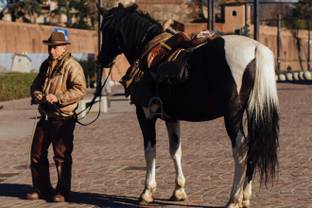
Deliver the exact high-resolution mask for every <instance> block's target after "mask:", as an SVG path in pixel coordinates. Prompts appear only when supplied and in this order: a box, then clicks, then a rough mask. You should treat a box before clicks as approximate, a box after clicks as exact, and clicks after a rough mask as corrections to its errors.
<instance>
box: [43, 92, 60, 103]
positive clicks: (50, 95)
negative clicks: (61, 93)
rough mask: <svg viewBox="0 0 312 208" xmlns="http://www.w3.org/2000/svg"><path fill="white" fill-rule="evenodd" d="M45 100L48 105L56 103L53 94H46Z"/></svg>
mask: <svg viewBox="0 0 312 208" xmlns="http://www.w3.org/2000/svg"><path fill="white" fill-rule="evenodd" d="M45 99H46V101H47V102H48V103H51V104H53V103H57V101H58V100H57V97H56V96H55V95H53V94H48V95H47V96H46V97H45Z"/></svg>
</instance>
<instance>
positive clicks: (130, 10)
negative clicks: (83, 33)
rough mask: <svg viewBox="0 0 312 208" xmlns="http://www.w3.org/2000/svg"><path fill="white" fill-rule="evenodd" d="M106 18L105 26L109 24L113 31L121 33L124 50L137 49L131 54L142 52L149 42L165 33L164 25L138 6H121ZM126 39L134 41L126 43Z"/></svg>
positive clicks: (112, 10) (111, 11)
mask: <svg viewBox="0 0 312 208" xmlns="http://www.w3.org/2000/svg"><path fill="white" fill-rule="evenodd" d="M105 18H107V20H106V23H104V24H107V26H108V27H110V28H111V29H112V31H116V30H118V31H120V33H121V37H120V38H121V40H122V41H121V42H123V43H124V45H123V48H124V49H126V50H130V49H132V50H133V49H134V48H135V51H132V53H131V54H135V53H137V52H140V50H142V48H143V46H144V45H145V44H146V43H147V42H148V41H149V40H151V39H152V38H153V37H154V36H156V35H158V34H160V33H161V32H163V27H162V25H161V24H160V23H159V22H158V21H156V20H155V19H153V18H152V17H151V16H150V15H149V14H148V13H146V12H143V11H141V10H140V9H138V7H137V5H132V6H130V7H123V6H121V5H119V6H118V7H115V8H112V9H111V10H110V12H109V13H108V15H107V16H106V17H104V19H105ZM102 30H103V28H102ZM129 37H131V38H129ZM126 39H127V40H133V41H132V42H130V43H129V41H128V42H126V41H125V40H126ZM134 45H135V47H134ZM136 55H137V54H136Z"/></svg>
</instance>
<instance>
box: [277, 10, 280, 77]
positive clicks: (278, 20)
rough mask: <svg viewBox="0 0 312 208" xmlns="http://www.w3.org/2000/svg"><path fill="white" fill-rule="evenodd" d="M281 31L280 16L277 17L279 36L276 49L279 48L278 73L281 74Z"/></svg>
mask: <svg viewBox="0 0 312 208" xmlns="http://www.w3.org/2000/svg"><path fill="white" fill-rule="evenodd" d="M280 29H281V15H280V14H278V15H277V36H276V46H277V47H276V48H277V51H276V53H277V71H278V72H279V71H280V70H281V55H280V51H281V37H280V36H281V33H280Z"/></svg>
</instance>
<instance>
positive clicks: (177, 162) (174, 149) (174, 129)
mask: <svg viewBox="0 0 312 208" xmlns="http://www.w3.org/2000/svg"><path fill="white" fill-rule="evenodd" d="M166 126H167V130H168V136H169V145H170V155H171V157H172V159H173V162H174V167H175V171H176V179H175V184H176V185H175V190H174V191H173V194H172V196H171V198H170V199H171V200H174V201H183V200H185V199H186V198H187V195H186V193H185V190H184V186H185V177H184V175H183V171H182V162H181V159H182V147H181V137H180V122H179V121H174V122H168V121H167V122H166Z"/></svg>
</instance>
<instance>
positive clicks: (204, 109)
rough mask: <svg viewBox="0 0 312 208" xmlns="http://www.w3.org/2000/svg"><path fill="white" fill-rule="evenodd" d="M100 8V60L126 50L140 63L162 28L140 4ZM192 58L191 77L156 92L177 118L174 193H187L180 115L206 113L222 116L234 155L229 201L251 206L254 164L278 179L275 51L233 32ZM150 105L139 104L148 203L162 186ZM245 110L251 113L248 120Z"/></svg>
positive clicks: (172, 124) (265, 176)
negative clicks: (158, 180) (158, 181)
mask: <svg viewBox="0 0 312 208" xmlns="http://www.w3.org/2000/svg"><path fill="white" fill-rule="evenodd" d="M101 13H102V15H103V24H102V38H103V45H102V48H101V53H100V56H99V58H100V60H99V61H100V62H101V64H102V66H107V65H109V64H110V63H111V62H112V61H113V59H114V58H115V57H116V56H117V55H118V54H120V53H124V54H125V56H126V58H127V59H128V61H129V63H131V64H133V63H135V61H136V60H138V59H139V58H140V56H141V55H142V53H143V50H144V47H145V46H146V44H147V43H148V42H149V41H150V40H151V39H153V38H154V37H156V36H158V35H160V34H162V33H163V32H164V31H163V29H162V26H161V25H160V24H159V23H158V22H156V21H155V20H153V19H152V18H151V17H150V16H149V15H147V14H143V13H142V12H140V11H138V10H137V7H136V5H132V6H130V7H123V6H122V5H119V6H118V7H115V8H112V9H110V10H108V11H104V10H101ZM188 64H189V66H190V71H189V80H187V81H186V82H185V83H183V84H181V85H176V86H175V85H173V86H170V88H168V87H167V88H166V87H165V88H164V89H162V88H160V89H159V94H158V96H159V97H160V98H161V100H162V101H163V107H164V111H165V112H166V114H167V115H169V116H170V118H171V119H170V120H166V119H165V122H166V126H167V130H168V135H169V141H170V155H171V157H172V159H173V161H174V164H175V170H176V179H175V182H176V187H175V189H174V192H173V196H172V199H174V200H184V199H186V198H187V195H186V193H185V190H184V189H185V177H184V175H183V171H182V165H181V157H182V149H181V138H180V122H179V121H180V120H185V121H208V120H212V119H215V118H218V117H221V116H223V117H224V121H225V127H226V130H227V133H228V135H229V137H230V139H231V143H232V151H233V158H234V161H235V174H234V179H233V185H232V191H231V194H230V199H229V202H228V204H227V207H249V206H250V198H251V193H252V188H251V187H252V178H253V175H254V170H257V171H258V172H259V175H260V181H261V182H264V183H265V184H266V183H267V182H268V181H269V180H270V179H273V177H274V175H275V172H276V170H277V166H278V157H277V151H278V133H279V125H278V120H279V119H278V97H277V91H276V82H275V73H274V57H273V53H272V51H271V50H270V49H269V48H267V47H266V46H264V45H262V44H261V43H259V42H257V41H254V40H252V39H249V38H247V37H243V36H236V35H227V36H222V37H221V38H217V39H215V40H212V41H209V42H208V43H207V44H205V45H204V46H201V47H199V48H197V49H196V50H194V51H193V52H192V54H191V57H190V59H189V61H188ZM144 73H147V74H148V73H149V71H145V72H144ZM151 82H152V81H151ZM146 112H147V111H145V110H144V109H143V107H142V106H136V113H137V118H138V121H139V124H140V127H141V130H142V133H143V137H144V148H145V160H146V166H147V171H146V179H145V188H144V190H143V192H142V194H141V202H145V203H149V202H152V201H153V194H154V192H155V190H156V180H155V165H156V164H155V163H156V161H155V158H156V148H155V147H156V132H155V131H156V129H155V122H156V119H157V118H150V117H148V116H147V114H146ZM243 117H244V118H245V117H246V118H247V122H246V123H245V122H243ZM245 125H246V128H245V129H247V131H246V132H247V135H246V136H245V134H244V126H245Z"/></svg>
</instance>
